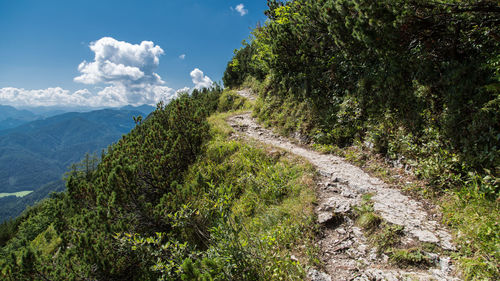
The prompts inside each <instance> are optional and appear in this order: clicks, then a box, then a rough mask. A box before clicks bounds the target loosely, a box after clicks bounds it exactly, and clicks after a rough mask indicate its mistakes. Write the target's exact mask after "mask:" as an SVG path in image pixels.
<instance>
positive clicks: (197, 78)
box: [190, 68, 213, 89]
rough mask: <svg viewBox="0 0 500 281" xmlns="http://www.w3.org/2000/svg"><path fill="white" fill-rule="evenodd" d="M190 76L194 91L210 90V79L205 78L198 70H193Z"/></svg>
mask: <svg viewBox="0 0 500 281" xmlns="http://www.w3.org/2000/svg"><path fill="white" fill-rule="evenodd" d="M190 75H191V80H192V81H193V84H194V88H195V89H201V88H210V87H212V85H213V82H212V79H210V77H208V76H205V75H204V74H203V71H201V70H199V69H198V68H195V69H193V71H191V74H190Z"/></svg>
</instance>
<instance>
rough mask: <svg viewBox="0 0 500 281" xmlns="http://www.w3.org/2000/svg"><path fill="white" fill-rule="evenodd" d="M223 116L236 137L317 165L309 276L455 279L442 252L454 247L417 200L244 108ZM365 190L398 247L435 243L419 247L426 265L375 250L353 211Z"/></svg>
mask: <svg viewBox="0 0 500 281" xmlns="http://www.w3.org/2000/svg"><path fill="white" fill-rule="evenodd" d="M238 94H239V95H241V96H244V97H246V98H252V99H255V98H254V97H253V96H252V93H251V91H250V90H241V91H238ZM227 122H228V124H229V125H230V126H231V127H232V128H233V129H234V130H235V131H236V132H237V134H238V135H240V136H241V137H243V138H250V139H254V140H257V141H259V142H262V143H264V144H267V145H272V146H274V147H277V148H280V149H283V150H285V151H287V152H289V153H292V154H295V155H297V156H300V157H302V158H304V159H306V160H307V161H309V162H310V163H311V164H313V165H314V166H315V168H316V169H317V171H318V173H319V175H320V176H319V179H318V181H317V190H316V193H317V198H318V202H317V203H318V204H317V206H316V208H315V212H316V214H317V217H318V223H319V224H321V226H322V233H321V237H320V238H319V240H318V241H317V244H318V247H319V248H320V259H321V261H322V262H323V264H324V267H323V268H321V269H310V270H309V271H308V278H309V280H314V281H328V280H422V281H423V280H460V279H459V278H458V277H456V276H455V270H454V266H453V264H452V261H451V259H450V257H448V256H446V255H445V254H442V253H443V252H449V251H454V250H455V246H454V245H453V243H452V237H451V235H450V233H449V231H448V230H447V229H446V228H445V227H443V226H442V225H441V224H440V223H439V222H438V221H437V220H436V219H435V216H434V215H433V214H430V213H429V212H428V210H426V208H425V206H424V204H423V203H422V202H419V201H417V200H414V199H412V198H410V197H408V196H406V195H404V194H403V193H402V192H401V191H400V190H398V189H394V188H389V186H388V185H387V184H385V183H384V182H383V181H382V180H380V179H378V178H374V177H372V176H370V175H368V174H367V173H365V172H364V171H363V170H361V169H360V168H358V167H356V166H354V165H352V164H349V163H348V162H347V161H346V160H344V159H343V158H341V157H337V156H334V155H331V154H321V153H319V152H317V151H314V150H313V149H311V148H308V147H307V146H302V145H297V144H295V143H294V142H292V141H291V140H289V139H287V138H285V137H282V136H279V135H276V134H275V133H273V132H272V131H271V130H268V129H265V128H263V127H262V126H261V125H259V124H258V123H257V122H256V121H255V120H254V119H253V118H252V116H251V113H250V112H247V113H244V114H239V115H235V116H232V117H229V118H228V119H227ZM365 194H370V195H371V198H370V202H371V203H372V204H373V210H374V212H375V213H376V214H377V215H378V216H380V217H381V218H382V219H383V220H384V221H386V222H387V223H389V224H391V225H397V226H400V229H402V234H401V240H400V242H399V245H398V248H400V249H410V248H412V247H414V246H415V245H420V244H422V243H425V244H427V245H429V244H431V245H434V246H435V248H436V249H435V250H434V251H432V252H424V253H425V255H426V259H427V260H428V261H429V263H430V264H429V265H428V266H425V267H419V268H416V267H410V268H398V267H397V266H395V265H394V264H393V263H391V262H390V261H389V257H388V255H386V254H385V253H378V252H377V249H376V247H374V246H373V245H372V244H370V243H369V241H368V238H367V236H366V233H364V230H363V229H362V228H360V227H358V226H357V225H356V224H355V221H354V219H355V218H354V216H353V214H354V209H355V208H356V207H357V206H360V205H361V204H362V203H363V195H365Z"/></svg>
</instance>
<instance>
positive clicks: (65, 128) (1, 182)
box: [0, 106, 154, 221]
mask: <svg viewBox="0 0 500 281" xmlns="http://www.w3.org/2000/svg"><path fill="white" fill-rule="evenodd" d="M153 110H154V108H153V107H151V106H141V107H133V106H126V107H123V108H120V109H102V110H95V111H90V112H69V113H63V114H59V115H55V116H51V117H48V118H43V117H42V116H41V115H37V114H35V113H33V112H31V111H28V110H19V109H15V108H13V107H10V106H0V124H2V125H4V124H3V123H4V122H7V121H6V120H11V123H10V124H14V123H15V122H18V124H20V125H18V126H16V127H14V128H8V129H7V128H4V129H1V127H0V193H13V192H18V191H25V190H33V191H34V192H33V193H32V194H29V195H27V196H26V197H23V198H17V197H14V196H8V197H4V198H0V221H1V220H3V219H4V218H5V216H7V217H12V216H15V215H18V214H19V213H20V212H21V211H22V210H24V208H25V207H26V206H27V205H31V204H33V203H34V202H36V201H38V200H40V199H42V198H44V197H46V196H47V195H48V194H49V193H50V192H52V191H60V190H62V189H63V188H64V185H63V183H62V181H61V179H62V177H63V174H64V173H65V172H66V171H67V170H68V167H69V166H70V165H71V164H72V163H75V162H79V161H81V159H82V157H83V156H84V155H85V153H93V152H97V153H100V152H101V150H102V149H105V148H106V147H107V146H108V145H110V144H112V143H113V142H116V141H118V140H119V139H120V138H121V136H122V135H124V134H126V133H128V132H129V131H130V130H131V129H132V128H133V127H134V126H135V123H134V120H133V116H139V115H142V116H144V117H146V116H147V115H149V113H151V112H152V111H153ZM30 119H31V120H30ZM14 120H16V121H14ZM4 127H7V126H5V125H4Z"/></svg>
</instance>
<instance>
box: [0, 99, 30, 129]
mask: <svg viewBox="0 0 500 281" xmlns="http://www.w3.org/2000/svg"><path fill="white" fill-rule="evenodd" d="M37 118H39V116H37V115H36V114H34V113H33V112H31V111H28V110H25V109H23V110H18V109H16V108H14V107H12V106H8V105H0V131H1V130H5V129H10V128H14V127H17V126H19V125H21V124H24V123H27V122H30V121H33V120H36V119H37Z"/></svg>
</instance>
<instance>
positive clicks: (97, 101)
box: [0, 37, 213, 107]
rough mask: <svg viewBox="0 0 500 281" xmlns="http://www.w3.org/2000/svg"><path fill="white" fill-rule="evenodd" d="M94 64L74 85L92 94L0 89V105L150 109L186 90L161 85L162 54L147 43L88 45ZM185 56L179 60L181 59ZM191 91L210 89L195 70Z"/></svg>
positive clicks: (81, 69) (83, 65) (82, 69)
mask: <svg viewBox="0 0 500 281" xmlns="http://www.w3.org/2000/svg"><path fill="white" fill-rule="evenodd" d="M90 49H91V50H92V51H93V52H94V54H95V56H94V60H93V61H91V62H87V61H83V62H82V63H80V65H79V66H78V71H79V72H80V75H79V76H77V77H75V78H74V81H76V82H79V83H84V84H87V85H92V86H93V89H94V90H95V91H91V90H88V89H82V90H78V91H74V92H71V91H68V90H65V89H62V88H60V87H55V88H47V89H41V90H26V89H22V88H12V87H7V88H0V104H7V105H13V106H89V107H117V106H123V105H128V104H131V105H142V104H149V105H154V104H156V103H158V102H159V101H165V102H168V101H169V100H171V99H172V98H174V97H175V96H177V95H178V94H179V93H180V92H189V91H190V88H188V87H185V88H182V89H178V90H175V89H172V88H170V87H167V86H166V85H165V82H164V81H163V80H162V79H161V77H160V75H158V74H157V73H155V72H154V71H155V69H156V68H157V67H158V65H159V63H160V56H161V55H162V54H163V53H164V51H163V49H162V48H160V46H158V45H155V44H154V43H153V42H151V41H142V42H141V43H140V44H130V43H127V42H123V41H117V40H115V39H113V38H111V37H104V38H101V39H99V40H97V41H95V42H93V43H91V44H90ZM184 57H185V54H183V55H181V56H180V57H179V58H181V59H182V58H184ZM190 74H191V79H192V81H193V84H194V88H196V89H201V88H210V87H211V86H212V84H213V82H212V80H211V79H210V78H209V77H208V76H205V75H204V74H203V71H201V70H199V69H198V68H195V69H194V70H193V71H191V73H190Z"/></svg>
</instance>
